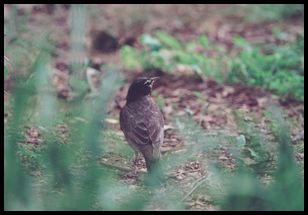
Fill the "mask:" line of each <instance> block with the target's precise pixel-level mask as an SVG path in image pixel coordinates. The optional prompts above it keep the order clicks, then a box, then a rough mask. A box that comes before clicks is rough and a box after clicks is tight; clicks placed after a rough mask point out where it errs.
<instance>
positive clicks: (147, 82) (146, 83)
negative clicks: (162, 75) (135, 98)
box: [144, 80, 152, 85]
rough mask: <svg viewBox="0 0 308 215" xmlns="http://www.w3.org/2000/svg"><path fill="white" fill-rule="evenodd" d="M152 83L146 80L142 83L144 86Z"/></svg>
mask: <svg viewBox="0 0 308 215" xmlns="http://www.w3.org/2000/svg"><path fill="white" fill-rule="evenodd" d="M151 83H152V80H146V81H145V82H144V85H150V84H151Z"/></svg>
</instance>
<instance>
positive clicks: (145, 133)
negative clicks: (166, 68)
mask: <svg viewBox="0 0 308 215" xmlns="http://www.w3.org/2000/svg"><path fill="white" fill-rule="evenodd" d="M158 78H159V77H147V76H141V77H137V78H136V79H135V80H134V81H133V82H132V84H131V85H130V87H129V89H128V93H127V96H126V104H125V105H124V107H123V108H122V109H121V111H120V127H121V130H122V131H123V133H124V136H125V139H126V140H127V142H128V143H129V145H130V146H131V147H132V148H133V149H134V151H135V159H137V157H138V154H139V152H140V153H141V154H142V155H143V157H144V159H145V162H146V168H147V172H148V173H150V174H152V173H154V172H155V171H156V172H155V173H157V170H158V171H159V172H160V171H161V168H160V157H161V152H160V147H161V145H162V143H163V141H164V118H163V115H162V113H161V112H160V109H159V108H158V106H157V104H156V103H155V101H154V100H153V98H152V97H151V92H152V89H153V84H154V83H155V82H156V81H157V80H158ZM158 174H161V173H158Z"/></svg>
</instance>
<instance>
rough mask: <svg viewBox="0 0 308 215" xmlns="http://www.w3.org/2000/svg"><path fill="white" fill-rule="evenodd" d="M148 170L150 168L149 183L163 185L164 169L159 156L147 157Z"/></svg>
mask: <svg viewBox="0 0 308 215" xmlns="http://www.w3.org/2000/svg"><path fill="white" fill-rule="evenodd" d="M145 162H146V166H147V170H148V173H149V174H148V179H147V182H148V184H149V185H152V186H157V185H161V184H162V182H163V179H164V177H163V171H162V167H161V163H160V159H159V158H150V159H149V158H146V159H145Z"/></svg>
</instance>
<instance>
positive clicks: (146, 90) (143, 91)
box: [127, 77, 159, 101]
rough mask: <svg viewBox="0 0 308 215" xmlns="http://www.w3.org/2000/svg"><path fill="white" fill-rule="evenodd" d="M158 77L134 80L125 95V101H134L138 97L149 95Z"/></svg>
mask: <svg viewBox="0 0 308 215" xmlns="http://www.w3.org/2000/svg"><path fill="white" fill-rule="evenodd" d="M158 78H159V77H138V78H136V79H135V80H134V81H133V83H132V84H131V86H130V87H129V90H128V93H127V101H134V100H136V99H138V98H140V97H143V96H147V95H150V94H151V92H152V88H153V85H154V83H155V82H156V81H157V80H158Z"/></svg>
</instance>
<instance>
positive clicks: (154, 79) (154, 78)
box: [151, 77, 159, 83]
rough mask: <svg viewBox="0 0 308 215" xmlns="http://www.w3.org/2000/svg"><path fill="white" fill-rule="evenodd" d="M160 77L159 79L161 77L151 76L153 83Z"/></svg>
mask: <svg viewBox="0 0 308 215" xmlns="http://www.w3.org/2000/svg"><path fill="white" fill-rule="evenodd" d="M158 79H159V77H152V78H151V80H152V81H153V83H155V82H156V81H157V80H158Z"/></svg>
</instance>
